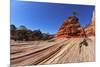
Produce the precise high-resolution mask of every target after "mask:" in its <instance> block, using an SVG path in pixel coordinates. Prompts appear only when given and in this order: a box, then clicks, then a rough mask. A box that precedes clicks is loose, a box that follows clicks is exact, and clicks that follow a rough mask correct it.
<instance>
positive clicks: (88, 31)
mask: <svg viewBox="0 0 100 67" xmlns="http://www.w3.org/2000/svg"><path fill="white" fill-rule="evenodd" d="M85 32H86V35H87V36H94V35H95V12H93V16H92V21H91V24H90V25H89V26H88V27H86V28H85Z"/></svg>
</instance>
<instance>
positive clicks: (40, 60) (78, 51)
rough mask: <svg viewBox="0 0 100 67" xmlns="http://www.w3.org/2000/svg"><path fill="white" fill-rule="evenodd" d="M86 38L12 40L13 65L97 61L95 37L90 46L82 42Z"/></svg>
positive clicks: (13, 66) (15, 66)
mask: <svg viewBox="0 0 100 67" xmlns="http://www.w3.org/2000/svg"><path fill="white" fill-rule="evenodd" d="M83 39H84V38H69V39H54V40H53V41H30V42H16V41H11V66H12V67H17V66H27V65H38V64H60V63H77V62H89V61H91V62H92V61H95V45H94V44H95V42H94V41H95V40H94V37H90V38H89V39H87V42H88V46H85V45H82V47H81V48H80V43H81V42H82V41H83Z"/></svg>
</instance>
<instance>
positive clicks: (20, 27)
mask: <svg viewBox="0 0 100 67" xmlns="http://www.w3.org/2000/svg"><path fill="white" fill-rule="evenodd" d="M17 30H27V28H26V27H25V26H23V25H21V26H19V27H18V28H17Z"/></svg>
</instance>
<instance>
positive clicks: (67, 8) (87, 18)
mask: <svg viewBox="0 0 100 67" xmlns="http://www.w3.org/2000/svg"><path fill="white" fill-rule="evenodd" d="M93 10H94V6H91V5H90V6H89V5H74V4H57V3H42V2H23V1H15V0H11V15H10V16H11V24H14V25H16V26H17V27H19V26H20V25H24V26H26V27H27V28H28V29H31V30H36V29H40V30H41V31H42V32H45V33H51V34H54V33H56V32H57V31H58V29H59V27H60V26H61V24H62V22H63V21H64V20H65V19H67V18H68V17H69V16H72V12H73V11H76V12H78V15H77V17H78V18H79V21H80V24H81V26H84V25H85V24H87V23H90V22H91V18H92V14H93Z"/></svg>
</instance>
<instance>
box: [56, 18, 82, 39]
mask: <svg viewBox="0 0 100 67" xmlns="http://www.w3.org/2000/svg"><path fill="white" fill-rule="evenodd" d="M80 36H83V32H82V27H81V26H80V23H79V20H78V18H77V17H75V16H70V17H68V19H67V20H65V21H64V22H63V24H62V26H61V27H60V29H59V30H58V32H57V34H56V35H55V37H60V38H63V37H64V38H70V37H80Z"/></svg>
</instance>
